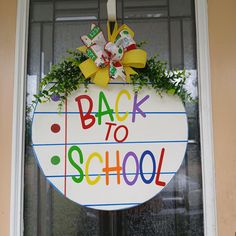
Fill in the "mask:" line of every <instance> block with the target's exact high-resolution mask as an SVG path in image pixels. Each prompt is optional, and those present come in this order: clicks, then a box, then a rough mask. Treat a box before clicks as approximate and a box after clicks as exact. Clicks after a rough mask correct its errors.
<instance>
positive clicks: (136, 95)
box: [132, 93, 150, 123]
mask: <svg viewBox="0 0 236 236" xmlns="http://www.w3.org/2000/svg"><path fill="white" fill-rule="evenodd" d="M149 97H150V96H149V95H146V96H145V97H144V98H142V99H141V100H140V101H139V102H138V94H137V93H135V95H134V105H133V115H132V122H133V123H134V122H135V116H136V113H140V114H141V115H142V116H143V117H146V114H145V112H143V111H142V110H141V109H140V107H139V106H141V105H142V104H143V103H144V102H145V101H146V100H147V99H148V98H149Z"/></svg>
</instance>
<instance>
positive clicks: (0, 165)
mask: <svg viewBox="0 0 236 236" xmlns="http://www.w3.org/2000/svg"><path fill="white" fill-rule="evenodd" d="M15 28H16V0H0V189H1V190H0V235H1V236H7V235H9V217H10V212H9V209H10V175H11V134H12V101H13V74H14V47H15V30H16V29H15Z"/></svg>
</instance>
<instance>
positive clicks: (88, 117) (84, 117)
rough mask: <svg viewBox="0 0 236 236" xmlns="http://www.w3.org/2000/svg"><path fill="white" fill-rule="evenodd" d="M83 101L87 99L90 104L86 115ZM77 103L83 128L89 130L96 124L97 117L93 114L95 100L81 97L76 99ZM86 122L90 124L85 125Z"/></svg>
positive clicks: (85, 96) (84, 96)
mask: <svg viewBox="0 0 236 236" xmlns="http://www.w3.org/2000/svg"><path fill="white" fill-rule="evenodd" d="M82 99H85V100H87V101H88V102H89V109H88V111H87V113H86V114H84V112H83V108H82V102H81V100H82ZM75 101H76V102H77V103H78V108H79V114H80V119H81V124H82V127H83V129H89V128H90V127H92V126H93V125H94V123H95V117H94V116H93V115H92V114H91V111H92V109H93V100H92V99H91V98H90V97H89V96H88V95H80V96H78V97H77V98H76V99H75ZM86 120H87V121H90V122H89V123H88V122H87V124H86V123H85V121H86Z"/></svg>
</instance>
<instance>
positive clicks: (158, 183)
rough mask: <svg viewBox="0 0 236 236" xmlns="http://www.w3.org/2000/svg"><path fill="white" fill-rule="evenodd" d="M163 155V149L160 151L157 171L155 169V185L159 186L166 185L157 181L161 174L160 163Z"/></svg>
mask: <svg viewBox="0 0 236 236" xmlns="http://www.w3.org/2000/svg"><path fill="white" fill-rule="evenodd" d="M164 153H165V148H162V149H161V155H160V160H159V164H158V169H157V175H156V185H160V186H165V185H166V183H165V182H162V181H160V180H159V178H160V174H161V167H162V163H163V158H164Z"/></svg>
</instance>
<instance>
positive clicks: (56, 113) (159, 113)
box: [34, 111, 186, 115]
mask: <svg viewBox="0 0 236 236" xmlns="http://www.w3.org/2000/svg"><path fill="white" fill-rule="evenodd" d="M65 113H66V114H69V115H75V114H80V112H78V111H68V112H58V111H36V112H34V114H36V115H44V114H50V115H58V114H65ZM135 113H136V114H140V113H139V112H135ZM83 114H86V112H83ZM91 114H97V112H91ZM113 114H115V112H113ZM118 114H126V112H125V111H120V112H118ZM128 114H133V112H128ZM145 114H150V115H185V114H186V112H184V111H183V112H182V111H147V112H145Z"/></svg>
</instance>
